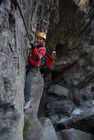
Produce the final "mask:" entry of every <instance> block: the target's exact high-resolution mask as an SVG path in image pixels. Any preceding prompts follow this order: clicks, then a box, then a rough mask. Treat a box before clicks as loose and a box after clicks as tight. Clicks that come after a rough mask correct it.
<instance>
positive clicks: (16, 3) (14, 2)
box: [11, 0, 31, 43]
mask: <svg viewBox="0 0 94 140" xmlns="http://www.w3.org/2000/svg"><path fill="white" fill-rule="evenodd" d="M11 2H12V3H13V4H14V5H16V6H17V7H18V10H19V12H20V15H21V17H22V20H23V24H24V27H25V30H26V33H27V37H28V39H29V41H30V43H31V39H30V35H29V33H28V29H27V26H26V23H25V20H24V17H23V14H22V10H21V7H20V6H19V3H18V1H17V0H11Z"/></svg>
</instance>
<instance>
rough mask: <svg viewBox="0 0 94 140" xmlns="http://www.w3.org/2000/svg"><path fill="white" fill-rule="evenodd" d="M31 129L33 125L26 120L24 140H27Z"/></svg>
mask: <svg viewBox="0 0 94 140" xmlns="http://www.w3.org/2000/svg"><path fill="white" fill-rule="evenodd" d="M30 128H31V123H30V121H29V119H28V118H26V117H25V118H24V129H23V139H24V140H25V139H26V137H27V135H28V133H29V131H30Z"/></svg>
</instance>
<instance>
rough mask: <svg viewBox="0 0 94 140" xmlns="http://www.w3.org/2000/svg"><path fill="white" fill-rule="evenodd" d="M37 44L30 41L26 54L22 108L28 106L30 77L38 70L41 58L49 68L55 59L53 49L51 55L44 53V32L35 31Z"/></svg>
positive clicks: (30, 86)
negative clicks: (29, 49) (29, 47)
mask: <svg viewBox="0 0 94 140" xmlns="http://www.w3.org/2000/svg"><path fill="white" fill-rule="evenodd" d="M36 37H37V45H34V44H32V43H30V45H31V48H32V50H31V51H30V53H29V55H28V65H27V67H26V80H25V88H24V100H25V104H24V110H26V109H28V108H29V106H30V97H31V94H32V91H31V88H32V79H33V77H34V76H35V75H36V74H37V72H38V71H39V70H40V68H41V65H42V62H43V59H45V60H46V62H45V63H46V64H45V65H46V66H47V67H48V68H49V69H51V67H52V64H53V62H54V60H55V55H54V54H55V51H53V52H52V54H51V55H47V54H46V46H45V42H46V34H45V33H44V32H37V33H36Z"/></svg>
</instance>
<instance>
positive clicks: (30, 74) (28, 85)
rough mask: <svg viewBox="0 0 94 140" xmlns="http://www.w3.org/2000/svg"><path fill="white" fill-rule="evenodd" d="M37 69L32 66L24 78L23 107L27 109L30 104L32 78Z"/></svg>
mask: <svg viewBox="0 0 94 140" xmlns="http://www.w3.org/2000/svg"><path fill="white" fill-rule="evenodd" d="M37 71H38V70H37V69H35V68H32V69H31V70H30V71H28V73H27V76H26V80H25V88H24V99H25V106H24V109H27V108H28V107H29V106H30V97H31V90H32V79H33V77H34V75H35V74H36V73H37Z"/></svg>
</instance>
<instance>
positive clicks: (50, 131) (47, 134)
mask: <svg viewBox="0 0 94 140" xmlns="http://www.w3.org/2000/svg"><path fill="white" fill-rule="evenodd" d="M41 124H42V127H43V130H42V132H43V134H42V137H41V140H58V138H57V135H56V133H55V130H54V127H53V125H52V123H51V121H50V120H49V119H48V118H41Z"/></svg>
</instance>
